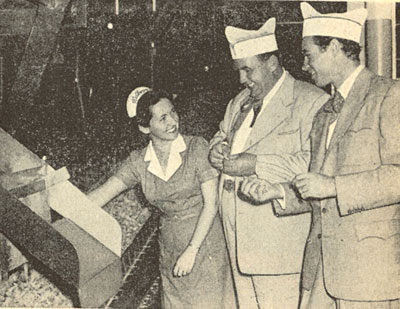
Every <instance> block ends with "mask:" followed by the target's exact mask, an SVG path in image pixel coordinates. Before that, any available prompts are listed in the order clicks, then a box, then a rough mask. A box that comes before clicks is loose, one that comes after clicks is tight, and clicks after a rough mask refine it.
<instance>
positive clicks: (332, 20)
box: [300, 2, 368, 43]
mask: <svg viewBox="0 0 400 309" xmlns="http://www.w3.org/2000/svg"><path fill="white" fill-rule="evenodd" d="M300 7H301V13H302V14H303V18H304V23H303V37H306V36H314V35H318V36H330V37H335V38H341V39H346V40H351V41H354V42H357V43H360V38H361V31H362V26H363V25H364V22H365V19H366V18H367V14H368V11H367V10H366V9H364V8H361V9H357V10H352V11H348V12H345V13H332V14H321V13H319V12H318V11H316V10H315V9H314V8H313V7H312V6H311V5H309V4H308V3H306V2H302V3H301V4H300Z"/></svg>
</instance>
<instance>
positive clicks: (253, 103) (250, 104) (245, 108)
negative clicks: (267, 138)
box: [234, 97, 262, 130]
mask: <svg viewBox="0 0 400 309" xmlns="http://www.w3.org/2000/svg"><path fill="white" fill-rule="evenodd" d="M261 107H262V101H260V100H255V99H254V98H252V97H249V99H248V100H247V102H246V103H245V104H243V105H242V106H241V108H240V114H239V116H238V118H237V121H236V122H235V126H234V127H235V129H236V130H238V129H239V128H240V126H241V125H242V123H243V121H244V119H245V118H246V116H247V115H248V113H249V112H250V109H253V113H254V115H253V120H252V121H251V124H250V128H252V127H253V125H254V123H255V122H256V118H257V116H258V114H259V113H260V111H261Z"/></svg>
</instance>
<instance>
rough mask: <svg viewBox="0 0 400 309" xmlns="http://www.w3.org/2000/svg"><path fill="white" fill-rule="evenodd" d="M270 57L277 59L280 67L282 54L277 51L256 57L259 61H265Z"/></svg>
mask: <svg viewBox="0 0 400 309" xmlns="http://www.w3.org/2000/svg"><path fill="white" fill-rule="evenodd" d="M271 56H275V57H276V58H277V59H278V62H279V65H282V54H281V52H280V51H279V50H275V51H273V52H270V53H263V54H259V55H257V57H258V59H260V60H261V61H267V60H268V59H269V58H270V57H271Z"/></svg>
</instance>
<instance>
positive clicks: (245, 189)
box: [238, 177, 283, 205]
mask: <svg viewBox="0 0 400 309" xmlns="http://www.w3.org/2000/svg"><path fill="white" fill-rule="evenodd" d="M238 193H240V194H243V195H245V196H247V197H249V198H250V202H251V203H252V204H254V205H261V204H265V203H267V202H269V201H271V200H274V199H279V198H283V196H282V192H281V190H280V187H279V185H277V184H275V185H274V184H271V183H270V182H268V181H267V180H264V179H259V178H253V177H251V178H250V177H247V178H245V179H244V180H243V182H242V183H241V185H240V191H239V192H238Z"/></svg>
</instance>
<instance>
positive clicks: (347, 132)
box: [241, 3, 400, 309]
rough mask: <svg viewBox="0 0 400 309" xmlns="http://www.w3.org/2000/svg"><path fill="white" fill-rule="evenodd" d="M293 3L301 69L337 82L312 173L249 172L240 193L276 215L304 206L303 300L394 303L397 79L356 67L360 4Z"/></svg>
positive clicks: (398, 256)
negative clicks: (287, 176)
mask: <svg viewBox="0 0 400 309" xmlns="http://www.w3.org/2000/svg"><path fill="white" fill-rule="evenodd" d="M301 9H302V13H303V17H304V25H303V53H304V57H305V58H304V69H305V70H307V71H308V72H310V73H311V74H312V77H313V79H314V81H315V83H316V84H317V85H318V86H325V85H327V84H329V83H331V84H332V85H333V86H334V90H335V91H334V92H335V93H334V95H333V96H332V98H331V100H330V101H329V102H328V103H327V104H326V105H325V106H324V107H323V108H322V109H321V110H320V111H319V112H318V113H317V115H316V117H315V120H314V123H313V128H312V131H311V164H310V172H309V173H305V174H299V175H298V176H296V178H295V179H294V181H293V182H292V184H291V185H282V186H279V185H273V184H271V183H268V182H267V181H265V180H263V181H259V180H252V179H247V180H245V181H244V182H243V186H242V187H241V189H242V193H244V194H246V195H247V196H250V197H251V198H252V199H254V200H255V201H258V202H262V201H267V200H268V201H270V200H272V199H275V201H274V203H273V206H274V210H275V212H276V214H277V215H279V216H280V217H281V216H285V215H291V214H296V213H301V212H304V211H308V210H312V215H313V221H312V228H311V231H310V235H309V237H308V240H307V245H306V251H305V258H304V265H303V276H302V288H303V293H302V294H303V297H302V301H301V308H309V309H311V308H312V309H314V308H318V309H324V308H340V309H343V308H345V309H347V308H351V309H364V308H366V309H368V308H400V301H399V298H400V103H399V97H400V83H399V82H396V81H394V80H391V79H388V78H384V77H380V76H377V75H375V74H373V73H371V72H370V71H369V70H368V69H366V68H364V67H363V66H360V61H359V58H358V55H359V52H360V46H359V41H360V34H361V32H362V31H361V28H362V25H363V23H364V21H365V18H366V15H367V12H366V10H365V9H360V10H354V11H349V12H347V13H343V14H326V15H323V14H319V13H318V12H317V11H315V10H314V9H313V8H312V7H311V6H310V5H309V4H306V3H302V4H301ZM282 187H283V188H284V194H283V192H282ZM293 187H294V188H293ZM294 189H295V190H294ZM296 191H297V192H296ZM280 198H284V201H285V207H286V208H285V209H283V208H282V207H281V205H282V204H281V203H279V202H277V201H276V199H280ZM268 205H270V204H268Z"/></svg>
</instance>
